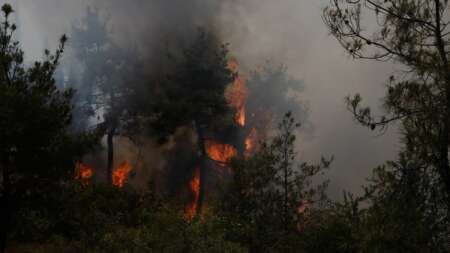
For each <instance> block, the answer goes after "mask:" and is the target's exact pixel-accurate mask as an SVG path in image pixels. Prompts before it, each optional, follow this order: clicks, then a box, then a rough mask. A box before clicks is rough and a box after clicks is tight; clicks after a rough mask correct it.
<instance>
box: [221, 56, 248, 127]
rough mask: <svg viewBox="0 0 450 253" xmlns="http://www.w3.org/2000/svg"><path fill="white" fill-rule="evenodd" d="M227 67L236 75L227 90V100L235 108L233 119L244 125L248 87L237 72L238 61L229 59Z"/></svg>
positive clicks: (243, 78)
mask: <svg viewBox="0 0 450 253" xmlns="http://www.w3.org/2000/svg"><path fill="white" fill-rule="evenodd" d="M228 68H229V69H230V70H231V71H232V72H233V73H234V74H235V75H236V79H235V80H234V83H233V85H232V86H231V87H230V88H229V89H228V91H227V95H226V97H227V100H228V103H229V104H230V106H231V107H233V108H234V109H236V114H235V121H236V123H237V124H238V125H240V126H242V127H243V126H245V118H246V112H245V101H246V99H247V97H248V88H247V84H246V80H245V77H244V76H243V75H242V74H240V73H239V72H238V62H237V60H236V59H231V60H230V61H229V62H228Z"/></svg>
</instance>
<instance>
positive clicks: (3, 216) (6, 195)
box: [0, 163, 11, 253]
mask: <svg viewBox="0 0 450 253" xmlns="http://www.w3.org/2000/svg"><path fill="white" fill-rule="evenodd" d="M2 177H3V178H2V180H3V182H2V184H3V191H2V195H1V197H0V204H1V205H0V220H1V226H0V252H1V253H4V252H6V242H7V240H8V232H9V229H10V225H11V203H10V197H11V178H10V173H9V168H8V165H7V163H6V164H5V167H3V174H2Z"/></svg>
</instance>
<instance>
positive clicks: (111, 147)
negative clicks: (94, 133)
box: [106, 124, 116, 185]
mask: <svg viewBox="0 0 450 253" xmlns="http://www.w3.org/2000/svg"><path fill="white" fill-rule="evenodd" d="M115 134H116V126H115V124H113V125H112V126H111V128H110V129H109V131H108V134H107V136H106V142H107V146H108V161H107V169H106V173H107V175H106V176H107V182H108V184H109V185H112V173H113V166H114V135H115Z"/></svg>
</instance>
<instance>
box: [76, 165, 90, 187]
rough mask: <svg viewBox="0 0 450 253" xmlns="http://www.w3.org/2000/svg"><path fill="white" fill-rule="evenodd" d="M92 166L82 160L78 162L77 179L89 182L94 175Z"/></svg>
mask: <svg viewBox="0 0 450 253" xmlns="http://www.w3.org/2000/svg"><path fill="white" fill-rule="evenodd" d="M92 174H93V173H92V168H91V167H89V166H87V165H86V164H84V163H82V162H77V163H76V171H75V179H79V180H81V181H82V182H84V183H87V182H88V181H89V179H90V178H91V177H92Z"/></svg>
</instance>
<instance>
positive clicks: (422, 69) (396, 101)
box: [323, 0, 450, 218]
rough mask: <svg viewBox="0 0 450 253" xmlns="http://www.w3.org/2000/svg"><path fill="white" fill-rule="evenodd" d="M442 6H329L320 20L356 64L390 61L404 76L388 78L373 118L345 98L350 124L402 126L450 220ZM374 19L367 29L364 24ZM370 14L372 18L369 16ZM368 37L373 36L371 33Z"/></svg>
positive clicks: (449, 114) (443, 2) (448, 83)
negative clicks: (380, 109)
mask: <svg viewBox="0 0 450 253" xmlns="http://www.w3.org/2000/svg"><path fill="white" fill-rule="evenodd" d="M447 10H448V1H447V0H432V1H424V0H405V1H394V0H388V1H380V0H357V1H349V0H332V1H331V5H330V6H329V7H328V8H326V9H325V10H324V15H323V19H324V21H325V23H326V25H327V26H328V27H329V28H330V31H331V33H332V34H333V35H334V36H335V37H336V38H337V39H338V41H339V43H341V45H342V46H343V47H344V48H345V49H346V50H347V51H348V52H349V53H350V55H352V56H353V57H354V58H357V59H372V60H378V61H389V60H390V61H393V62H396V63H399V64H401V65H402V66H403V67H405V68H406V71H405V72H403V73H401V74H399V75H393V76H391V77H390V78H389V84H388V89H387V94H386V97H385V103H384V104H385V108H386V111H387V115H385V116H382V117H380V118H376V117H374V116H373V115H372V114H371V111H370V108H365V107H361V106H360V102H361V97H360V96H359V95H358V94H357V95H355V96H354V97H353V98H348V105H349V108H350V110H351V111H352V112H353V114H354V115H355V118H356V119H357V120H358V121H359V122H361V123H362V124H363V125H365V126H368V127H370V128H371V129H372V130H373V129H376V128H377V127H379V128H380V129H384V127H386V126H387V124H388V123H390V122H393V121H399V120H400V121H401V122H402V124H403V136H404V139H405V141H406V145H407V149H408V150H409V151H412V152H414V153H416V154H419V155H417V156H415V158H416V159H419V160H420V161H416V162H420V163H426V164H428V165H429V166H426V168H427V170H428V172H429V173H425V174H424V175H426V174H434V172H437V174H438V175H439V180H438V182H436V184H435V187H436V189H440V191H439V192H440V194H443V195H444V196H445V198H446V199H447V201H446V203H447V212H448V217H449V218H450V165H449V157H448V152H449V144H450V138H449V132H450V65H449V59H448V55H449V47H448V44H449V41H450V37H449V36H450V33H449V32H448V29H449V27H448V24H449V19H448V18H449V16H448V15H447V13H446V11H447ZM366 13H367V14H368V15H367V17H374V18H375V19H373V22H372V23H371V24H373V25H374V26H371V29H365V27H364V20H363V18H364V17H366V16H365V15H364V14H366ZM369 13H371V14H370V15H372V16H370V15H369ZM372 31H373V33H372Z"/></svg>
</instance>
